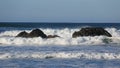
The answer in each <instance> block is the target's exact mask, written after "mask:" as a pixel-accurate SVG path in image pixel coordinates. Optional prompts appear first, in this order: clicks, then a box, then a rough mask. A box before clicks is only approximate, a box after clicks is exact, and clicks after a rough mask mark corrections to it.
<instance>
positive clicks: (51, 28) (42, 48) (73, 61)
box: [0, 23, 120, 68]
mask: <svg viewBox="0 0 120 68" xmlns="http://www.w3.org/2000/svg"><path fill="white" fill-rule="evenodd" d="M83 27H103V28H104V29H105V30H107V31H108V32H109V33H110V34H111V35H112V37H106V36H94V37H91V36H84V37H78V38H72V34H73V33H74V32H75V31H79V30H80V29H81V28H83ZM35 28H39V29H41V30H42V31H43V32H44V33H45V34H46V35H59V36H60V37H58V38H51V39H42V38H41V37H36V38H21V37H15V36H16V35H17V34H18V33H20V32H21V31H27V32H28V33H29V32H31V31H32V30H33V29H35ZM0 68H120V23H0Z"/></svg>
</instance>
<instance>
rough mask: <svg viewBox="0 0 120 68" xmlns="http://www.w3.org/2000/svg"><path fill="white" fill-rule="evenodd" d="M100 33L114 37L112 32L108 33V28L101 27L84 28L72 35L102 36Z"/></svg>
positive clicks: (74, 36)
mask: <svg viewBox="0 0 120 68" xmlns="http://www.w3.org/2000/svg"><path fill="white" fill-rule="evenodd" d="M100 35H104V36H108V37H112V35H111V34H110V33H108V32H107V31H106V30H104V29H103V28H100V27H86V28H82V29H81V30H80V31H78V32H74V33H73V35H72V37H73V38H76V37H79V36H100Z"/></svg>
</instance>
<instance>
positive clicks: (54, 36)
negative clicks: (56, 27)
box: [47, 35, 60, 38]
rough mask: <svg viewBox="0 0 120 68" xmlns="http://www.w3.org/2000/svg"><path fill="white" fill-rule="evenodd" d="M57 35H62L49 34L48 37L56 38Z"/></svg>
mask: <svg viewBox="0 0 120 68" xmlns="http://www.w3.org/2000/svg"><path fill="white" fill-rule="evenodd" d="M56 37H60V36H58V35H48V36H47V38H56Z"/></svg>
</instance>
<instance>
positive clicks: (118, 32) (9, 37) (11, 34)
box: [0, 28, 120, 46]
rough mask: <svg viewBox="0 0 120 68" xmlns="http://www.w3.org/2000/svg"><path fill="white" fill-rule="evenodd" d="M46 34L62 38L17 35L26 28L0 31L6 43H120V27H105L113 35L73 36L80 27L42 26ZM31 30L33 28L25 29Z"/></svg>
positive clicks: (0, 39)
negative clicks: (22, 36) (44, 27)
mask: <svg viewBox="0 0 120 68" xmlns="http://www.w3.org/2000/svg"><path fill="white" fill-rule="evenodd" d="M40 29H41V30H42V31H43V32H44V33H45V34H46V35H58V36H60V38H51V39H42V38H41V37H36V38H20V37H15V36H16V35H17V34H18V33H20V32H21V31H24V30H11V31H4V32H1V33H0V44H6V45H33V44H34V45H39V46H40V45H41V46H42V45H96V44H118V45H119V44H120V29H116V28H105V30H107V31H108V32H109V33H110V34H111V35H112V37H106V36H94V37H91V36H84V37H78V38H72V34H73V33H74V32H75V31H79V30H80V28H73V29H70V28H64V29H43V28H40ZM25 31H27V32H30V31H32V30H25Z"/></svg>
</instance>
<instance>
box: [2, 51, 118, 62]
mask: <svg viewBox="0 0 120 68" xmlns="http://www.w3.org/2000/svg"><path fill="white" fill-rule="evenodd" d="M10 58H41V59H49V58H66V59H70V58H78V59H79V58H86V59H106V60H112V59H120V54H115V53H93V52H92V53H85V52H50V53H48V52H33V53H31V52H24V53H22V52H20V53H19V52H18V53H17V52H16V53H2V54H0V59H10Z"/></svg>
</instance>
